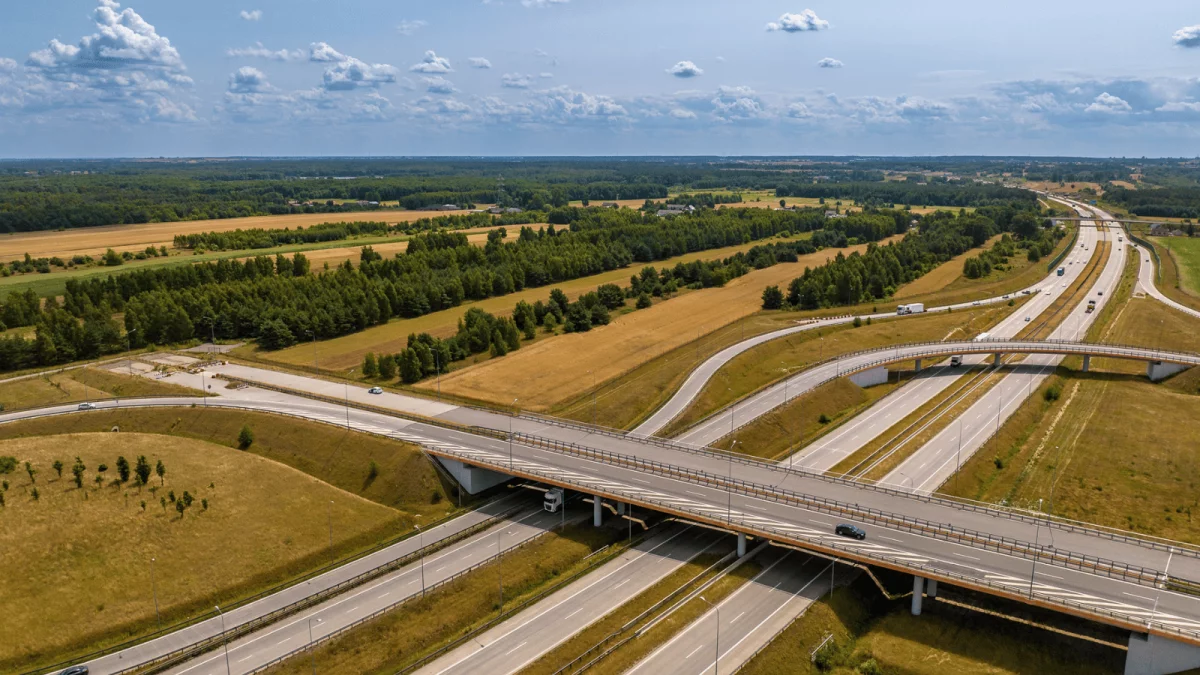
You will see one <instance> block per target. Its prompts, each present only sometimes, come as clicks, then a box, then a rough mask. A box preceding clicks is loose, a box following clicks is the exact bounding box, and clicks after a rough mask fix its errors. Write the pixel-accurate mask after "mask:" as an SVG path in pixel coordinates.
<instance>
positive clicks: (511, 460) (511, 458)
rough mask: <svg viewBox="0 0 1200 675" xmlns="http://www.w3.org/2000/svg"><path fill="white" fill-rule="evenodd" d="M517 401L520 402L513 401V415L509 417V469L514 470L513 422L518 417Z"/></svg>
mask: <svg viewBox="0 0 1200 675" xmlns="http://www.w3.org/2000/svg"><path fill="white" fill-rule="evenodd" d="M517 401H518V399H515V398H514V399H513V402H512V405H513V414H512V415H509V416H508V468H509V469H512V468H513V447H512V434H513V431H512V421H513V417H514V416H516V410H517Z"/></svg>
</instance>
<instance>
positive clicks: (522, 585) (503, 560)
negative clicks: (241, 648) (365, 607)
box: [264, 521, 626, 675]
mask: <svg viewBox="0 0 1200 675" xmlns="http://www.w3.org/2000/svg"><path fill="white" fill-rule="evenodd" d="M624 538H625V531H624V529H622V528H619V527H617V528H614V527H602V528H593V527H592V525H591V522H590V521H589V522H586V523H579V524H574V525H568V527H567V528H566V530H564V531H562V532H560V533H546V534H543V535H539V536H538V537H536V538H534V539H532V540H530V541H528V542H526V543H524V544H523V545H521V546H520V547H518V548H515V549H511V550H509V551H506V552H504V553H502V554H500V555H499V556H493V557H492V558H489V559H488V560H487V561H485V562H484V563H481V564H479V565H476V566H474V567H473V568H471V569H470V571H468V572H465V573H460V574H459V575H456V576H455V577H453V578H452V579H450V580H447V581H446V582H444V583H443V585H442V586H441V587H440V588H437V589H435V590H432V591H427V592H426V593H425V595H424V597H421V596H414V597H412V598H409V599H407V600H405V601H402V602H401V603H398V604H397V605H395V606H393V607H392V608H390V609H389V610H387V611H384V612H382V613H379V615H378V616H375V617H374V618H371V619H370V620H368V621H365V622H363V623H360V624H359V625H357V626H356V627H355V628H354V630H345V631H342V632H340V633H338V634H336V635H335V636H334V637H332V638H331V639H328V640H325V641H323V642H322V643H321V644H319V645H317V646H316V647H315V649H314V653H313V654H312V656H311V659H312V660H313V661H315V662H317V663H319V664H320V667H319V669H320V671H321V672H345V673H351V672H353V673H368V672H408V671H410V670H411V669H413V668H414V667H417V666H419V665H422V664H424V663H425V661H426V659H427V657H430V656H431V655H433V654H436V653H441V652H442V650H444V649H445V648H447V647H448V646H450V645H452V644H455V643H456V642H458V641H460V640H462V639H464V637H466V638H467V639H469V636H471V635H475V634H477V633H478V632H479V631H481V630H484V629H486V628H488V627H490V626H492V625H495V623H496V622H497V621H499V620H503V619H504V618H507V617H508V616H511V614H512V613H515V612H516V611H519V609H520V608H523V607H524V606H526V605H527V604H528V603H530V602H533V601H536V600H537V599H540V598H541V597H544V595H545V594H546V593H548V592H550V591H551V589H554V590H556V589H557V588H558V587H559V586H560V585H561V584H563V583H567V582H568V581H567V580H574V579H575V578H578V577H579V576H580V575H582V574H584V573H586V572H588V571H591V570H592V569H595V568H596V567H597V566H599V565H602V564H604V563H606V562H607V561H609V560H611V559H612V558H614V557H616V556H617V555H619V554H620V553H622V552H624V551H625V550H626V547H625V542H624ZM606 547H607V548H606ZM601 550H604V552H603V553H599V554H597V555H592V554H594V553H597V552H599V551H601ZM500 579H503V584H504V600H503V603H501V601H500V596H499V586H498V581H499V580H500ZM301 649H304V648H303V647H302V648H301ZM309 661H310V659H295V658H291V659H285V660H283V661H282V663H278V664H276V665H273V666H271V667H270V668H267V669H266V670H265V671H264V672H267V673H271V674H273V675H278V674H283V673H296V674H297V675H300V674H303V673H308V672H309V669H310V667H311V666H310V662H309Z"/></svg>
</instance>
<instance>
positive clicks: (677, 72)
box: [667, 61, 704, 79]
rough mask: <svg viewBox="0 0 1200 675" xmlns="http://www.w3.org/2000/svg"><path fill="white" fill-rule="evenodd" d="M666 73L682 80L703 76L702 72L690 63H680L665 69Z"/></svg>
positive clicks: (698, 67)
mask: <svg viewBox="0 0 1200 675" xmlns="http://www.w3.org/2000/svg"><path fill="white" fill-rule="evenodd" d="M667 72H668V73H670V74H671V75H674V76H675V77H680V78H684V79H687V78H689V77H698V76H700V75H703V74H704V70H703V69H702V68H701V67H700V66H697V65H696V64H694V63H692V62H691V61H680V62H679V63H676V64H675V65H673V66H671V67H670V68H667Z"/></svg>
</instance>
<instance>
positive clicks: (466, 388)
mask: <svg viewBox="0 0 1200 675" xmlns="http://www.w3.org/2000/svg"><path fill="white" fill-rule="evenodd" d="M864 250H866V246H865V245H863V246H854V247H850V248H848V249H830V250H826V251H819V252H817V253H814V254H811V255H806V256H801V257H800V259H799V260H798V261H797V262H794V263H786V264H780V265H775V266H774V267H768V268H766V269H762V270H755V271H753V272H751V273H749V274H747V275H745V276H743V277H741V278H739V279H735V280H733V281H731V282H729V283H728V284H726V285H725V287H724V288H707V289H704V290H699V291H693V292H691V293H686V294H684V295H681V296H679V297H678V298H673V299H671V300H670V301H667V302H663V303H661V304H658V305H655V306H654V307H651V308H649V309H645V310H642V311H640V312H633V313H632V314H627V315H625V316H622V317H620V318H618V319H616V320H615V321H613V322H612V323H611V324H609V325H607V326H601V327H599V328H595V329H593V330H591V331H589V332H587V333H568V334H566V335H562V336H560V337H557V338H555V339H553V340H544V341H542V342H540V343H537V344H534V345H532V346H530V347H526V348H524V349H522V350H520V351H519V352H515V353H512V354H509V355H507V356H505V357H503V358H499V359H492V360H489V361H485V362H483V363H480V364H478V365H475V366H471V367H469V368H464V369H462V370H459V371H455V372H453V373H450V374H449V375H447V376H443V377H442V382H441V386H442V391H443V392H444V393H448V394H451V395H458V396H464V397H468V398H474V399H479V400H485V401H491V402H495V403H504V404H508V403H510V402H511V401H512V400H513V398H519V399H520V400H521V406H522V407H525V408H528V409H532V410H539V411H540V410H547V409H549V408H550V407H551V406H553V405H554V404H556V403H559V402H561V401H565V400H567V399H570V398H572V397H574V396H578V395H579V394H580V393H581V392H583V391H584V390H586V389H587V388H589V387H591V386H592V378H591V376H588V372H589V371H594V373H595V377H596V379H597V380H598V381H600V382H604V381H607V380H609V379H612V378H615V377H619V376H620V375H621V374H623V373H625V372H627V371H629V370H632V369H633V368H636V367H637V366H639V365H641V364H643V363H646V362H647V361H650V360H651V359H654V358H656V357H658V356H660V355H662V354H663V353H665V352H668V351H670V350H672V349H675V348H676V347H679V346H680V345H683V344H686V343H688V342H690V341H692V340H694V339H696V338H697V336H698V334H703V333H708V332H711V331H713V330H715V329H717V328H720V327H721V326H724V325H726V324H730V323H733V322H734V321H737V320H738V319H740V318H742V317H745V316H749V315H750V314H753V313H755V312H757V311H759V309H760V307H761V305H762V290H763V287H765V286H768V285H771V284H786V283H788V282H789V281H791V280H792V279H793V278H794V277H796V276H798V275H799V274H801V273H802V272H803V271H804V268H805V267H815V266H817V265H822V264H824V263H825V261H826V260H828V259H830V258H833V257H834V256H835V255H837V254H838V253H839V252H840V253H845V254H847V255H848V254H850V253H852V252H854V251H864ZM510 306H511V303H510ZM310 349H311V348H310ZM309 356H310V357H311V353H310V355H309ZM301 358H303V357H301ZM419 386H421V387H429V386H431V385H429V384H428V383H426V384H423V385H419Z"/></svg>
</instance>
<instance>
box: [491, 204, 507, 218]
mask: <svg viewBox="0 0 1200 675" xmlns="http://www.w3.org/2000/svg"><path fill="white" fill-rule="evenodd" d="M488 213H490V214H492V215H493V216H498V215H500V214H501V213H504V209H502V208H500V207H499V206H493V207H492V208H490V209H488Z"/></svg>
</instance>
